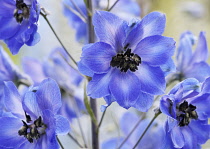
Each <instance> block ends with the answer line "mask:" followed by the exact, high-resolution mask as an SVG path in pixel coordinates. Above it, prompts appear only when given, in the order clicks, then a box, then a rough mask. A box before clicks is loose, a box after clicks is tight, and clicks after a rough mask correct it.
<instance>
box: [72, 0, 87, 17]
mask: <svg viewBox="0 0 210 149" xmlns="http://www.w3.org/2000/svg"><path fill="white" fill-rule="evenodd" d="M70 1H71V3H72V4H73V6H74V7H75V8H76V10H77V11H78V13H79V14H80V15H81V16H82V17H83V18H84V19H85V20H87V17H86V15H85V14H84V13H83V12H82V10H81V9H80V8H79V7H78V6H77V5H76V4H75V3H74V1H73V0H70Z"/></svg>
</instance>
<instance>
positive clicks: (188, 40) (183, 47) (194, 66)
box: [167, 31, 210, 82]
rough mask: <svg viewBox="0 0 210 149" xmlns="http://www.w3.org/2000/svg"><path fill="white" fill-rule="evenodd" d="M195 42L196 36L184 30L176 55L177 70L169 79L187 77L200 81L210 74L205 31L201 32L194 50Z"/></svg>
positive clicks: (180, 79)
mask: <svg viewBox="0 0 210 149" xmlns="http://www.w3.org/2000/svg"><path fill="white" fill-rule="evenodd" d="M194 44H195V36H194V35H193V34H192V33H191V32H189V31H188V32H184V33H183V34H182V35H181V37H180V44H179V47H178V52H177V56H176V62H177V64H176V66H177V71H176V72H175V73H172V74H170V75H169V76H168V78H167V79H168V81H169V82H170V81H174V80H179V81H182V80H184V79H186V78H191V77H192V78H196V79H197V80H199V81H200V82H202V81H204V80H205V78H207V77H208V76H210V67H209V65H208V64H207V62H206V61H207V59H208V47H207V41H206V37H205V33H204V32H200V35H199V38H198V43H197V47H196V49H195V51H194V52H193V51H192V48H193V45H194Z"/></svg>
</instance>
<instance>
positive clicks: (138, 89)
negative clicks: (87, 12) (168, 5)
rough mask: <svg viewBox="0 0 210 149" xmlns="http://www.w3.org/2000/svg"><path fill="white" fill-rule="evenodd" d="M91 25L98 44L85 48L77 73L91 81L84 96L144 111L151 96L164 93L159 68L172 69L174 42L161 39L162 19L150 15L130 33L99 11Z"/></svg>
mask: <svg viewBox="0 0 210 149" xmlns="http://www.w3.org/2000/svg"><path fill="white" fill-rule="evenodd" d="M93 25H94V27H95V33H96V35H97V36H98V38H99V40H100V42H96V43H94V44H89V45H87V46H85V47H84V48H83V52H82V57H81V61H80V62H79V69H80V71H81V72H82V73H84V74H85V75H89V74H90V75H91V77H92V80H91V81H90V82H89V84H88V86H87V94H88V95H89V96H90V97H92V98H101V97H107V98H108V99H107V100H109V101H110V100H111V102H112V101H115V100H116V101H117V103H118V104H119V105H120V106H122V107H124V108H129V107H131V106H132V107H135V108H137V109H138V110H141V111H147V110H148V109H149V108H150V107H151V105H152V103H153V96H154V95H158V94H163V93H164V90H165V86H166V83H165V72H164V71H163V70H162V68H161V67H162V66H163V65H165V66H166V65H167V66H169V67H170V66H174V65H173V63H169V61H172V60H171V56H172V55H173V53H174V48H175V42H174V40H173V39H172V38H169V37H164V36H161V34H162V33H163V31H164V27H165V15H164V14H162V13H159V12H152V13H150V14H148V15H147V16H145V17H144V18H143V19H142V20H141V21H139V22H138V23H137V24H136V25H135V26H134V27H133V28H132V29H131V30H130V31H129V30H128V29H130V26H128V25H127V23H126V22H125V21H123V20H122V19H120V18H119V17H117V16H115V15H113V14H112V13H109V12H105V11H98V12H97V13H96V14H95V15H94V17H93ZM81 66H82V67H81ZM168 70H169V69H168ZM91 71H92V74H91V73H89V72H91ZM108 104H110V103H108Z"/></svg>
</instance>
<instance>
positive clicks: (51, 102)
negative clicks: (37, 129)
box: [36, 79, 62, 113]
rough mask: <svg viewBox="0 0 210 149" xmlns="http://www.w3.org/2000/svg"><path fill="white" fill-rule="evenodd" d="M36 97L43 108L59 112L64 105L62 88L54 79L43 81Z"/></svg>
mask: <svg viewBox="0 0 210 149" xmlns="http://www.w3.org/2000/svg"><path fill="white" fill-rule="evenodd" d="M36 97H37V102H38V104H39V107H40V109H41V110H46V109H49V110H51V111H53V112H54V113H57V112H58V110H59V108H60V107H61V105H62V103H61V93H60V89H59V87H58V85H57V83H56V82H55V81H54V80H52V79H45V80H44V81H42V83H41V84H40V85H39V88H38V90H37V91H36Z"/></svg>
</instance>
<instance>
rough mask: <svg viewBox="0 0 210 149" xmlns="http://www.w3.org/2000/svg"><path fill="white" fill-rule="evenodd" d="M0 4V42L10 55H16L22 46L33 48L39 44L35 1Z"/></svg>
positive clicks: (8, 0) (7, 0)
mask: <svg viewBox="0 0 210 149" xmlns="http://www.w3.org/2000/svg"><path fill="white" fill-rule="evenodd" d="M0 3H1V5H0V40H4V42H5V43H6V44H7V46H8V47H9V49H10V51H11V52H12V54H17V53H18V52H19V50H20V48H21V47H22V46H23V45H24V44H26V45H28V46H33V45H35V44H36V43H37V42H39V40H40V36H39V34H38V33H37V25H38V24H37V23H38V19H39V13H40V7H39V4H38V3H37V0H0Z"/></svg>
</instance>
